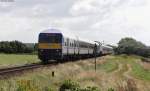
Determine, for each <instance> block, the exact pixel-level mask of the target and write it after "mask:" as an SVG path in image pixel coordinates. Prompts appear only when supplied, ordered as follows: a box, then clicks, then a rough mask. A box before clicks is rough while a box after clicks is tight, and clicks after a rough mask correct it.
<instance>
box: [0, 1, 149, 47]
mask: <svg viewBox="0 0 150 91" xmlns="http://www.w3.org/2000/svg"><path fill="white" fill-rule="evenodd" d="M149 9H150V1H148V0H66V1H63V0H42V1H41V0H32V1H30V0H15V2H13V3H11V4H8V3H5V4H3V5H2V4H0V25H1V26H0V40H20V41H23V42H37V36H38V33H39V32H40V31H42V30H44V29H47V28H49V27H55V28H59V29H62V30H67V31H70V32H72V33H73V34H75V35H78V36H80V37H82V38H86V39H89V40H99V41H103V40H104V41H105V42H106V43H111V44H116V43H117V42H118V41H119V40H120V39H121V38H123V37H133V38H136V39H138V40H140V41H142V42H144V43H146V44H148V45H150V41H149V40H148V39H149V36H148V34H150V32H149V31H150V27H149V24H150V23H149V21H150V18H149V16H150V13H149Z"/></svg>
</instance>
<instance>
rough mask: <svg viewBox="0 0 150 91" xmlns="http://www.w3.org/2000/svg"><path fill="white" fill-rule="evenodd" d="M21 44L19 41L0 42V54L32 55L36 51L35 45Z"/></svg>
mask: <svg viewBox="0 0 150 91" xmlns="http://www.w3.org/2000/svg"><path fill="white" fill-rule="evenodd" d="M28 45H29V44H26V43H22V42H20V41H17V40H15V41H1V42H0V53H33V52H35V51H37V44H32V45H31V46H28Z"/></svg>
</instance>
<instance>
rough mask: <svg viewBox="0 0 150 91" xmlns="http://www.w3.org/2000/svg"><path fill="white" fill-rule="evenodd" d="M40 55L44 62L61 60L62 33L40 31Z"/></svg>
mask: <svg viewBox="0 0 150 91" xmlns="http://www.w3.org/2000/svg"><path fill="white" fill-rule="evenodd" d="M38 57H39V59H40V60H42V61H43V62H45V63H47V62H48V60H59V59H61V57H62V34H61V33H49V32H48V33H40V35H39V43H38Z"/></svg>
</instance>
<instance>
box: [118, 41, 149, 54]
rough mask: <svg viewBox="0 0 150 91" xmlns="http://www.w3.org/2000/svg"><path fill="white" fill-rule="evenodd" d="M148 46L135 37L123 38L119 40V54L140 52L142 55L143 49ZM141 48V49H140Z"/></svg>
mask: <svg viewBox="0 0 150 91" xmlns="http://www.w3.org/2000/svg"><path fill="white" fill-rule="evenodd" d="M145 48H147V47H146V45H144V44H143V43H141V42H139V41H136V40H135V39H133V38H123V39H121V40H120V41H119V43H118V47H117V48H116V50H115V51H116V52H117V54H138V55H142V51H144V49H145ZM139 50H140V51H139Z"/></svg>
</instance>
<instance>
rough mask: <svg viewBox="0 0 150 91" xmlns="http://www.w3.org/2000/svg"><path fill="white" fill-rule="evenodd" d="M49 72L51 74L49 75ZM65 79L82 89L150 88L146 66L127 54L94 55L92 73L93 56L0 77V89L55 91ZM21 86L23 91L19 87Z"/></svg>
mask: <svg viewBox="0 0 150 91" xmlns="http://www.w3.org/2000/svg"><path fill="white" fill-rule="evenodd" d="M9 56H10V55H9ZM35 58H36V57H35ZM33 62H34V61H33ZM147 65H150V63H147ZM52 71H54V72H55V77H52ZM68 79H71V80H73V81H76V82H78V83H79V84H80V85H81V87H83V88H84V87H87V86H96V87H98V88H99V89H100V91H150V85H149V84H150V69H145V68H144V67H143V65H141V57H138V56H127V55H119V56H113V55H112V56H104V57H99V58H97V71H96V72H95V69H94V59H88V60H80V61H77V62H68V63H64V64H58V65H56V66H51V67H44V68H42V69H37V70H35V71H31V72H26V73H24V74H23V75H20V76H16V77H12V78H10V79H6V80H0V88H1V91H58V89H59V87H60V86H61V84H62V83H63V82H64V81H65V80H68ZM21 88H23V89H24V90H19V89H21ZM47 88H51V89H53V90H48V89H47ZM109 88H113V89H114V90H108V89H109Z"/></svg>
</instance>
